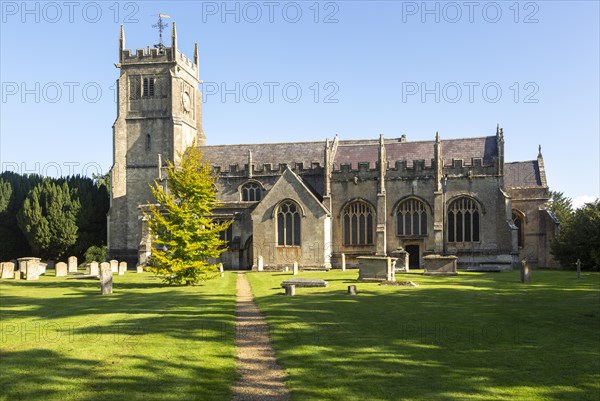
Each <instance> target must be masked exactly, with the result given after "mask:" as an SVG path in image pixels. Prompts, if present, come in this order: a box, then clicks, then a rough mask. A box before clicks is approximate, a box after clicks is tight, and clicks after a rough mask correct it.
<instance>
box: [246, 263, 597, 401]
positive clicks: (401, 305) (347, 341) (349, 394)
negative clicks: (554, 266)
mask: <svg viewBox="0 0 600 401" xmlns="http://www.w3.org/2000/svg"><path fill="white" fill-rule="evenodd" d="M418 273H419V272H418V271H417V272H414V273H411V274H407V275H398V276H397V278H398V279H399V280H411V281H414V282H416V283H418V284H420V286H419V287H390V286H379V285H377V284H374V283H369V284H367V283H357V282H356V281H355V279H356V277H357V276H358V272H357V271H356V270H354V271H347V272H341V271H337V272H336V271H330V272H313V273H300V275H299V277H319V278H324V279H326V280H327V281H329V284H330V285H329V287H328V288H314V289H302V288H301V289H297V295H296V296H295V297H285V296H283V295H282V294H283V291H282V289H281V288H280V287H279V285H280V283H281V282H282V281H283V280H284V279H286V278H287V277H289V276H290V274H289V273H285V274H284V273H249V274H248V277H249V279H250V282H251V285H252V288H253V292H254V294H255V296H256V301H257V303H258V305H259V307H260V309H261V311H262V312H263V313H264V314H265V316H266V318H267V321H268V322H269V326H270V329H271V335H272V339H273V344H274V347H275V349H276V354H277V359H278V361H279V362H280V363H281V364H282V365H283V367H284V368H285V369H286V371H287V374H288V378H287V384H288V387H289V388H290V390H291V391H292V395H293V399H294V400H302V401H304V400H373V401H374V400H427V401H432V400H528V401H529V400H556V401H558V400H561V401H562V400H574V401H583V400H594V401H597V400H598V399H600V297H599V295H600V275H599V274H590V273H584V274H583V275H582V278H581V280H580V281H577V279H576V277H575V273H574V272H555V271H534V272H533V284H530V285H523V284H520V283H519V274H518V272H504V273H460V275H459V276H456V277H424V276H422V275H420V274H418ZM349 284H357V286H358V291H359V294H358V295H357V296H348V295H346V287H347V285H349Z"/></svg>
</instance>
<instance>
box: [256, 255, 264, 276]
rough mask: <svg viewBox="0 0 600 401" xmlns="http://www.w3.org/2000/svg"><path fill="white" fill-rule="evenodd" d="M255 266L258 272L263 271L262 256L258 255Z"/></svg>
mask: <svg viewBox="0 0 600 401" xmlns="http://www.w3.org/2000/svg"><path fill="white" fill-rule="evenodd" d="M256 266H257V270H258V271H259V272H261V271H263V257H262V255H258V261H257V263H256Z"/></svg>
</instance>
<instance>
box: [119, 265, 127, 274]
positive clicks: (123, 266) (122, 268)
mask: <svg viewBox="0 0 600 401" xmlns="http://www.w3.org/2000/svg"><path fill="white" fill-rule="evenodd" d="M126 271H127V262H121V263H119V276H122V275H124V274H125V272H126Z"/></svg>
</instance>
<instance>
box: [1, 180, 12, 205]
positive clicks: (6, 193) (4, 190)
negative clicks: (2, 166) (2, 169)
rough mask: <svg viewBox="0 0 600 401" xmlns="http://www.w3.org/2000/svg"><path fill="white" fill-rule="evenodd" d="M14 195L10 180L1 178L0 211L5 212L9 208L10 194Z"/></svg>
mask: <svg viewBox="0 0 600 401" xmlns="http://www.w3.org/2000/svg"><path fill="white" fill-rule="evenodd" d="M11 195H12V186H11V185H10V182H8V181H4V179H2V178H0V213H2V212H4V211H5V210H6V208H8V204H9V203H10V196H11Z"/></svg>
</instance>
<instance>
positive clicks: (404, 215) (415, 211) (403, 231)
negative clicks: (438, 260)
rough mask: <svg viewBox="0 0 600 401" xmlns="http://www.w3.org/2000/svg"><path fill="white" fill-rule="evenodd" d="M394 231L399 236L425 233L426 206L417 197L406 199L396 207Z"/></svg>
mask: <svg viewBox="0 0 600 401" xmlns="http://www.w3.org/2000/svg"><path fill="white" fill-rule="evenodd" d="M396 228H397V230H396V232H397V233H398V235H399V236H421V235H427V208H426V206H425V203H424V202H422V201H420V200H418V199H414V198H411V199H407V200H405V201H403V202H401V203H400V204H399V205H398V208H397V209H396Z"/></svg>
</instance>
